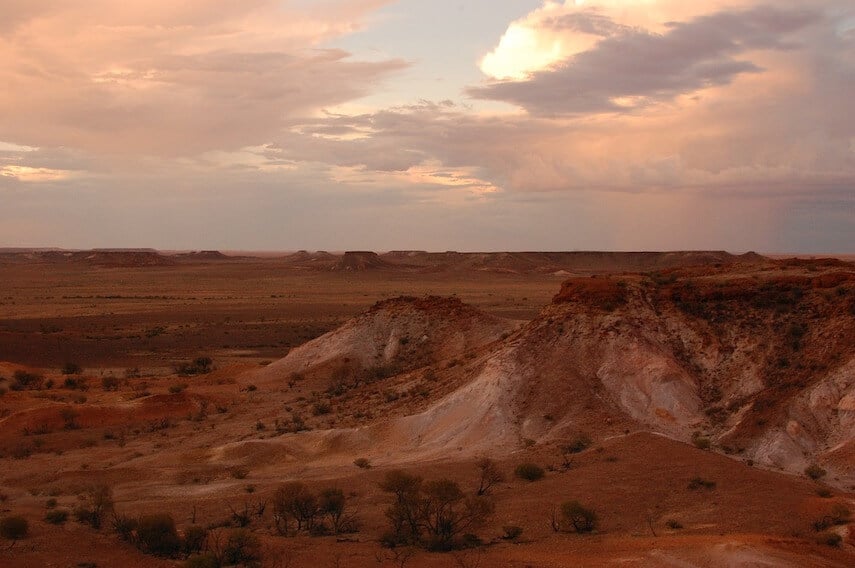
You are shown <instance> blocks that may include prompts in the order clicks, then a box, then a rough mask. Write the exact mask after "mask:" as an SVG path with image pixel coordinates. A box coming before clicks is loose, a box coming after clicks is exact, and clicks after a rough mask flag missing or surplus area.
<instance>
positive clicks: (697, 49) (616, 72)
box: [468, 6, 821, 115]
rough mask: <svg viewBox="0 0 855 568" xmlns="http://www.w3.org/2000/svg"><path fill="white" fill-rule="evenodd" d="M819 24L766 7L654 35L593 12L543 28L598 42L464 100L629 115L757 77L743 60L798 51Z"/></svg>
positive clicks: (803, 14)
mask: <svg viewBox="0 0 855 568" xmlns="http://www.w3.org/2000/svg"><path fill="white" fill-rule="evenodd" d="M820 19H821V14H820V13H819V12H817V11H814V10H792V11H786V10H780V9H778V8H774V7H769V6H764V7H758V8H754V9H751V10H747V11H741V12H719V13H715V14H711V15H706V16H700V17H697V18H695V19H693V20H691V21H689V22H671V23H668V24H666V31H665V32H664V33H662V34H659V33H652V32H650V31H648V30H645V29H639V28H632V27H628V26H624V25H619V24H617V23H615V22H614V21H612V20H610V19H609V18H608V17H606V16H604V15H603V14H601V13H598V12H596V11H586V12H575V13H570V14H564V15H563V16H561V17H555V18H550V19H548V20H546V21H544V22H543V25H545V26H547V27H548V28H549V29H551V30H553V31H554V30H559V31H561V32H566V33H569V34H579V33H581V34H583V35H591V36H597V37H599V38H601V39H600V40H599V41H597V43H596V44H595V45H594V46H592V47H591V48H590V49H588V50H586V51H583V52H581V53H578V54H575V55H573V56H572V57H571V58H569V59H568V60H566V61H562V62H560V63H557V64H555V65H554V66H552V67H550V68H548V69H546V70H541V71H537V72H535V73H533V74H532V75H531V76H529V77H527V78H526V79H524V80H521V81H502V82H494V83H491V84H489V85H486V86H482V87H473V88H470V89H469V90H468V93H469V94H470V95H471V96H473V97H475V98H483V99H492V100H499V101H504V102H510V103H514V104H517V105H520V106H522V107H523V108H525V109H526V110H528V111H529V112H532V113H534V114H548V115H555V114H569V113H590V112H603V111H623V110H628V109H633V108H636V107H637V106H639V105H642V104H649V103H651V102H660V101H664V100H670V99H673V98H674V97H676V96H678V95H681V94H687V93H692V92H694V91H697V90H698V89H702V88H705V87H710V86H715V85H724V84H727V83H730V82H731V81H733V79H734V78H735V77H736V76H737V75H739V74H742V73H758V72H761V71H762V69H761V68H760V67H759V66H758V65H756V64H755V63H753V62H752V61H750V60H747V59H740V56H743V55H746V54H748V53H750V52H751V51H754V50H759V49H763V50H790V49H793V48H795V47H796V45H795V44H794V43H792V42H790V41H787V39H788V38H792V37H793V34H794V33H796V32H799V31H802V30H804V29H805V28H807V27H808V26H810V25H812V24H815V23H817V22H818V21H819V20H820Z"/></svg>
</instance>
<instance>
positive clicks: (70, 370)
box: [60, 363, 83, 375]
mask: <svg viewBox="0 0 855 568" xmlns="http://www.w3.org/2000/svg"><path fill="white" fill-rule="evenodd" d="M60 371H61V372H62V374H63V375H79V374H80V373H82V372H83V368H82V367H81V366H80V365H78V364H77V363H66V364H65V365H63V366H62V369H60Z"/></svg>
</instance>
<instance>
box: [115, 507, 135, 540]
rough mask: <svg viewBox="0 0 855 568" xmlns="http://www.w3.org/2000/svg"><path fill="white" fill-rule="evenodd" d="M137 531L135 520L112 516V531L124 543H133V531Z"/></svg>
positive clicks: (122, 516)
mask: <svg viewBox="0 0 855 568" xmlns="http://www.w3.org/2000/svg"><path fill="white" fill-rule="evenodd" d="M136 529H137V519H134V518H133V517H129V516H127V515H120V514H118V513H114V514H113V530H114V531H116V534H118V535H119V538H120V539H121V540H123V541H125V542H133V541H134V531H135V530H136Z"/></svg>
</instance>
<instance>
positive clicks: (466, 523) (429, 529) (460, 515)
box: [422, 479, 493, 551]
mask: <svg viewBox="0 0 855 568" xmlns="http://www.w3.org/2000/svg"><path fill="white" fill-rule="evenodd" d="M492 513H493V503H492V502H491V501H490V500H488V499H486V498H484V497H479V496H473V497H466V495H464V493H463V491H461V489H460V486H459V485H457V483H455V482H454V481H451V480H450V479H438V480H436V481H429V482H427V483H426V484H425V485H424V497H423V504H422V517H423V522H424V526H425V529H426V533H427V536H428V542H427V545H428V548H430V549H431V550H442V551H447V550H452V549H453V548H456V547H457V545H458V543H457V542H456V541H457V540H458V539H459V538H460V537H461V536H462V535H463V534H465V533H468V532H470V531H472V530H475V529H477V528H479V527H480V526H481V525H483V524H484V522H485V521H486V520H487V518H489V516H490V515H491V514H492Z"/></svg>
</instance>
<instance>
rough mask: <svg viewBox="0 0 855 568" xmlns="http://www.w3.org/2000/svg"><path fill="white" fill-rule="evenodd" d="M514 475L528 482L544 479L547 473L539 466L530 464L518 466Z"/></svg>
mask: <svg viewBox="0 0 855 568" xmlns="http://www.w3.org/2000/svg"><path fill="white" fill-rule="evenodd" d="M514 474H515V475H516V476H517V477H519V478H520V479H525V480H526V481H537V480H539V479H543V476H544V475H546V472H545V471H544V470H543V468H542V467H540V466H539V465H537V464H534V463H530V462H529V463H521V464H520V465H518V466H517V468H516V469H515V470H514Z"/></svg>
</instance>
